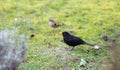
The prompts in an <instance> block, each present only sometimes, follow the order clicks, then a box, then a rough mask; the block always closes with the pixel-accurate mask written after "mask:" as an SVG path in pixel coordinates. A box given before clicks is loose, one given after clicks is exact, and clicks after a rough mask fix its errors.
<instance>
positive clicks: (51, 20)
mask: <svg viewBox="0 0 120 70" xmlns="http://www.w3.org/2000/svg"><path fill="white" fill-rule="evenodd" d="M49 25H50V26H51V27H53V28H57V27H59V26H60V25H58V24H57V23H56V22H55V21H54V20H53V19H49Z"/></svg>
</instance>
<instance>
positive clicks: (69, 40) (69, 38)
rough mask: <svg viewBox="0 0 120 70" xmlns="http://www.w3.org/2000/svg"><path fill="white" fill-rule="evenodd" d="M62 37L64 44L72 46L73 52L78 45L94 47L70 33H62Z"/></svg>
mask: <svg viewBox="0 0 120 70" xmlns="http://www.w3.org/2000/svg"><path fill="white" fill-rule="evenodd" d="M62 35H63V40H64V42H65V43H66V44H67V45H69V46H72V48H71V51H72V50H73V49H74V47H75V46H77V45H83V44H86V45H89V46H94V45H93V44H89V43H87V42H85V41H84V40H82V39H80V38H78V37H76V36H73V35H71V34H69V33H68V32H66V31H64V32H62Z"/></svg>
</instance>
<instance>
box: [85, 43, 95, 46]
mask: <svg viewBox="0 0 120 70" xmlns="http://www.w3.org/2000/svg"><path fill="white" fill-rule="evenodd" d="M85 44H86V45H89V46H94V45H93V44H89V43H85Z"/></svg>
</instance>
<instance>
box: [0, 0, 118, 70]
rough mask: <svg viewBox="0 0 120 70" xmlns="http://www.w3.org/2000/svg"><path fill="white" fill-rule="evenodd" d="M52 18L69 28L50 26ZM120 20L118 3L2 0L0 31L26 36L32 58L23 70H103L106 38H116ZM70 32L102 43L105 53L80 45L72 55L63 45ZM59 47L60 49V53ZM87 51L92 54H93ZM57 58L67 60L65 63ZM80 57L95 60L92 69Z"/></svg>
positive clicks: (62, 0) (89, 64)
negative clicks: (13, 31) (10, 31)
mask: <svg viewBox="0 0 120 70" xmlns="http://www.w3.org/2000/svg"><path fill="white" fill-rule="evenodd" d="M49 18H54V20H55V21H56V22H58V23H59V24H62V23H64V24H65V26H61V27H59V28H57V29H53V28H51V27H50V26H49V25H48V20H49ZM119 18H120V3H119V1H118V0H84V1H83V0H74V1H72V0H31V1H30V0H1V1H0V19H1V20H0V30H3V29H6V28H7V29H11V30H12V29H16V30H18V32H19V33H20V34H21V33H24V34H26V38H27V39H28V45H29V49H28V56H27V59H26V62H24V63H22V64H21V66H20V67H19V70H23V69H25V68H27V69H29V70H34V69H35V70H72V69H73V70H75V69H79V68H83V70H84V68H88V69H87V70H98V69H97V68H100V70H101V66H99V65H100V64H99V61H100V60H101V59H102V58H105V57H107V56H106V55H107V49H106V47H105V43H104V41H103V40H102V36H103V35H109V36H114V35H115V31H119V29H120V28H119V26H120V23H119V22H120V20H119ZM30 28H33V29H34V30H30ZM66 30H72V31H73V34H74V35H76V36H78V37H81V38H82V39H84V40H86V41H87V42H89V43H93V44H99V45H100V46H101V50H99V51H98V52H96V50H94V49H93V48H91V47H88V46H86V45H83V46H81V47H80V46H77V47H76V48H75V50H74V51H72V52H69V51H65V50H64V48H68V46H67V45H66V44H64V43H62V42H61V40H62V35H61V32H63V31H66ZM31 34H35V37H33V38H30V35H31ZM56 48H60V49H57V50H56ZM87 50H89V51H90V53H89V54H88V53H87ZM63 52H64V53H63ZM44 53H46V54H45V55H44ZM68 53H69V54H68ZM96 53H98V54H97V55H96ZM57 56H60V57H63V58H65V59H67V60H63V61H61V59H60V57H57ZM68 57H69V58H68ZM71 57H73V58H71ZM74 57H75V58H74ZM79 58H84V59H86V60H93V61H91V62H89V63H87V65H88V67H87V66H85V67H80V66H79V64H80V60H79ZM76 59H77V60H76Z"/></svg>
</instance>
